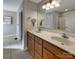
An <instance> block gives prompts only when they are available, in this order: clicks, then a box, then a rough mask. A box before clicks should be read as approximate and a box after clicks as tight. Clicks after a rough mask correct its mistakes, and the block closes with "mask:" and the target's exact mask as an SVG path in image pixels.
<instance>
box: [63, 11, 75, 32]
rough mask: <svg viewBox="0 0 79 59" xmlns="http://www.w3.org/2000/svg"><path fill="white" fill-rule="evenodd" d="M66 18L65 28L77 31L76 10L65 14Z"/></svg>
mask: <svg viewBox="0 0 79 59" xmlns="http://www.w3.org/2000/svg"><path fill="white" fill-rule="evenodd" d="M63 17H64V20H65V30H66V31H69V32H71V33H75V11H69V12H66V13H64V14H63Z"/></svg>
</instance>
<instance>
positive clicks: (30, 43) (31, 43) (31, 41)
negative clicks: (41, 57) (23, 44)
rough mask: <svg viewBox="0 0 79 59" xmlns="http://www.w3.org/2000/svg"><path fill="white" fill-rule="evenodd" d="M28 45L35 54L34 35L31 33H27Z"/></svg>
mask: <svg viewBox="0 0 79 59" xmlns="http://www.w3.org/2000/svg"><path fill="white" fill-rule="evenodd" d="M27 46H28V50H29V52H30V53H31V54H32V55H33V56H34V36H33V35H32V34H30V33H28V34H27Z"/></svg>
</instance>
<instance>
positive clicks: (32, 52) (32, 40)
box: [30, 39, 34, 56]
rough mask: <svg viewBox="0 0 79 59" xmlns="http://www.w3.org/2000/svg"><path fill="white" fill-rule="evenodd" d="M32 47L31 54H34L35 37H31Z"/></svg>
mask: <svg viewBox="0 0 79 59" xmlns="http://www.w3.org/2000/svg"><path fill="white" fill-rule="evenodd" d="M30 45H31V46H30V47H31V54H32V55H33V56H34V39H31V43H30Z"/></svg>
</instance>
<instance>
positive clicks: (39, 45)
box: [35, 42, 42, 56]
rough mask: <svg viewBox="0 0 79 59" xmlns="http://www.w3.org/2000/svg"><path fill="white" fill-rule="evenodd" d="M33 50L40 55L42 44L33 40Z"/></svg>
mask: <svg viewBox="0 0 79 59" xmlns="http://www.w3.org/2000/svg"><path fill="white" fill-rule="evenodd" d="M35 51H36V52H37V53H38V54H39V55H40V56H42V45H41V44H38V43H37V42H35Z"/></svg>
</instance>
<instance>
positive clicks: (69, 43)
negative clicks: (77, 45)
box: [51, 36, 73, 46]
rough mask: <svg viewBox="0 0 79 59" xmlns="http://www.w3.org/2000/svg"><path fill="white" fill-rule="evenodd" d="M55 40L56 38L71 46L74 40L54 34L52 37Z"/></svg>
mask: <svg viewBox="0 0 79 59" xmlns="http://www.w3.org/2000/svg"><path fill="white" fill-rule="evenodd" d="M51 38H52V39H53V40H56V41H58V42H60V43H61V44H62V45H67V46H70V45H72V44H73V42H71V41H70V40H68V39H66V38H62V37H57V36H53V37H51Z"/></svg>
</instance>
